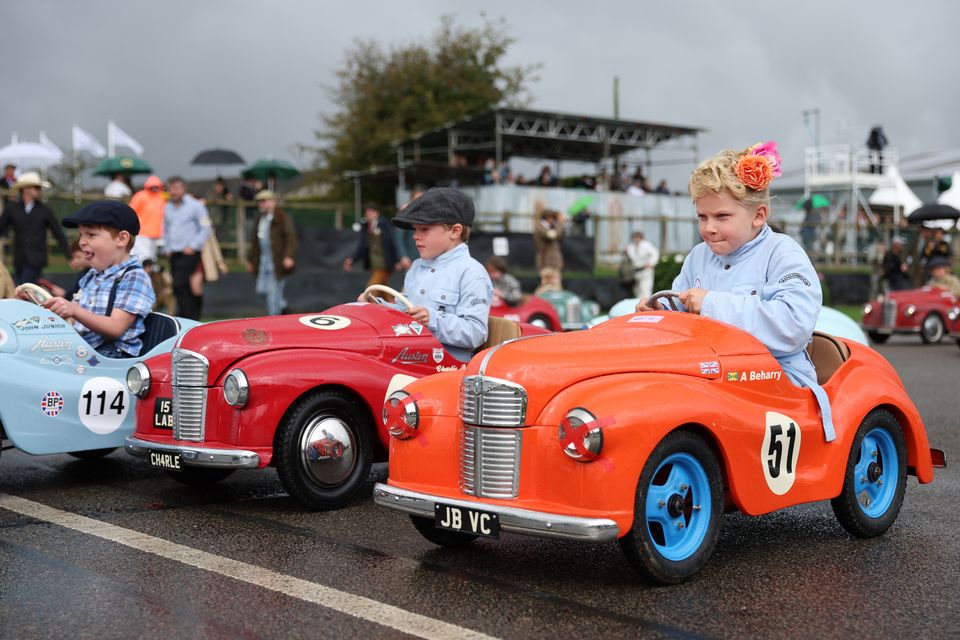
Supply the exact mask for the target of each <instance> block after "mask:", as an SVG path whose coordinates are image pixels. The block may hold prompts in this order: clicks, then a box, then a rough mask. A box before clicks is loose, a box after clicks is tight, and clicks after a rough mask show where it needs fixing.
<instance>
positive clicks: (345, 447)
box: [126, 290, 546, 509]
mask: <svg viewBox="0 0 960 640" xmlns="http://www.w3.org/2000/svg"><path fill="white" fill-rule="evenodd" d="M368 291H369V290H368ZM391 291H392V290H391ZM392 293H393V295H394V296H395V297H396V298H397V299H398V300H400V301H403V300H402V296H400V295H399V294H397V293H396V292H392ZM490 325H491V330H490V336H489V338H488V342H487V344H488V345H492V344H496V343H497V342H498V341H502V340H505V339H509V338H514V337H518V336H520V335H521V334H527V335H533V334H537V333H546V332H545V331H544V330H543V329H540V328H538V327H534V326H531V325H523V326H521V325H518V324H516V323H513V322H509V321H506V320H501V319H499V318H494V319H491V323H490ZM464 367H466V363H464V362H460V361H459V360H457V359H455V358H453V357H452V356H450V355H449V354H448V353H447V352H446V351H445V350H444V348H443V347H442V346H441V344H440V343H439V342H438V341H437V339H436V338H434V337H433V335H432V334H431V333H430V331H429V330H428V329H427V328H426V327H425V326H423V325H421V324H419V323H417V322H415V321H413V320H412V319H411V318H410V316H408V315H407V314H405V313H402V312H400V311H397V310H395V309H393V308H390V307H385V306H381V305H377V304H368V303H356V302H354V303H349V304H343V305H339V306H336V307H332V308H330V309H328V310H326V311H324V312H322V313H317V314H311V315H299V316H295V315H290V316H274V317H267V318H249V319H244V320H229V321H224V322H213V323H210V324H205V325H201V326H198V327H196V328H195V329H193V330H191V331H188V332H187V333H185V334H184V335H183V336H182V337H181V338H180V340H179V341H178V342H177V344H176V347H175V348H174V350H173V352H172V353H169V354H165V355H162V356H158V357H156V358H153V359H150V360H147V361H146V362H145V363H141V364H138V365H136V366H135V367H133V368H132V369H131V370H130V371H129V373H128V376H127V385H128V387H129V389H130V391H131V392H132V393H135V394H136V395H137V396H138V397H139V398H140V402H138V403H137V426H136V431H135V433H134V434H133V436H131V437H129V438H127V444H126V448H127V451H128V452H129V453H131V454H133V455H135V456H139V457H144V458H147V459H148V460H149V462H150V463H151V464H152V465H153V466H155V467H158V468H160V469H166V470H169V471H170V472H171V473H172V474H173V475H174V477H176V478H178V479H179V480H181V481H182V482H185V483H187V484H195V485H202V484H205V483H209V482H216V481H218V480H220V479H222V478H224V477H226V476H227V475H229V474H230V473H232V472H233V471H234V470H235V469H258V468H263V467H266V466H269V465H272V466H275V467H276V468H277V473H278V474H279V476H280V480H281V482H282V483H283V486H284V487H285V488H286V490H287V492H288V493H289V494H290V495H291V496H293V497H294V498H295V499H296V500H298V501H299V502H300V503H302V504H303V505H304V506H306V507H308V508H310V509H331V508H335V507H338V506H341V505H343V504H344V503H346V502H348V501H349V500H350V499H352V498H353V497H354V496H355V495H356V494H357V492H358V491H360V490H361V489H362V487H363V485H364V482H365V481H366V480H367V477H368V476H369V471H370V465H371V463H372V462H374V461H375V460H386V447H385V443H386V442H387V439H388V435H387V431H386V429H385V428H384V426H383V425H382V424H381V419H380V414H381V411H382V408H383V404H384V399H385V398H386V397H387V396H388V395H389V394H390V393H391V392H393V391H394V390H395V389H399V388H400V387H402V386H403V385H405V384H406V383H408V382H411V381H413V380H415V379H417V378H421V377H423V376H427V375H430V374H434V373H437V372H441V371H452V370H458V369H462V368H464Z"/></svg>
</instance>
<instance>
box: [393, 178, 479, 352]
mask: <svg viewBox="0 0 960 640" xmlns="http://www.w3.org/2000/svg"><path fill="white" fill-rule="evenodd" d="M473 217H474V208H473V201H472V200H471V199H470V198H469V197H467V195H466V194H464V193H463V192H462V191H459V190H457V189H453V188H449V187H442V188H433V189H429V190H428V191H426V192H425V193H424V194H423V195H422V196H420V197H419V198H417V199H416V200H414V201H413V202H411V203H410V205H409V206H407V207H406V208H404V209H403V210H402V211H400V213H398V214H397V215H396V216H395V217H394V218H393V224H395V225H396V226H398V227H400V228H401V229H413V241H414V242H415V243H416V245H417V252H418V253H419V254H420V257H419V258H417V259H416V260H414V261H413V264H412V265H411V266H410V270H409V271H407V274H406V277H405V278H404V281H403V289H404V294H405V295H406V296H407V297H408V298H409V299H410V301H411V302H413V304H414V306H413V308H411V309H405V310H404V311H405V312H406V313H407V314H409V315H410V316H411V317H412V318H413V319H414V320H416V321H417V322H419V323H421V324H423V325H425V326H426V327H427V328H429V329H430V331H431V332H432V333H433V335H434V336H436V337H437V340H439V341H440V342H441V344H443V346H444V347H445V348H446V349H447V351H448V352H449V353H450V355H452V356H454V357H455V358H457V359H459V360H463V361H467V360H469V359H470V358H471V357H472V356H473V352H474V351H475V350H476V349H477V348H478V347H479V346H480V345H482V344H483V343H484V341H486V339H487V320H488V318H489V315H490V302H491V299H492V298H493V285H492V284H491V282H490V276H488V275H487V272H486V270H485V269H484V268H483V265H481V264H480V263H479V262H477V261H476V260H474V259H473V258H472V257H470V250H469V248H468V247H467V245H466V242H467V240H469V238H470V225H471V224H472V223H473Z"/></svg>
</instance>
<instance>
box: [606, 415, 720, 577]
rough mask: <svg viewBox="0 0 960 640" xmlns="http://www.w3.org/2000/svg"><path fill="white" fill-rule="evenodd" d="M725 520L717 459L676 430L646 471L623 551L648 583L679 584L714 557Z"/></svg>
mask: <svg viewBox="0 0 960 640" xmlns="http://www.w3.org/2000/svg"><path fill="white" fill-rule="evenodd" d="M722 516H723V485H722V483H721V477H720V464H719V463H718V462H717V457H716V455H714V453H713V450H712V449H711V448H710V446H709V445H708V444H707V443H706V441H705V440H704V439H703V438H701V437H700V436H699V435H697V434H695V433H693V432H691V431H674V432H673V433H671V434H669V435H668V436H667V437H665V438H664V439H663V440H661V441H660V444H658V445H657V446H656V448H655V449H654V450H653V452H652V453H651V454H650V457H649V459H648V460H647V462H646V464H645V465H644V466H643V471H642V473H641V474H640V482H639V484H638V486H637V497H636V502H635V504H634V511H633V527H632V528H631V529H630V531H629V532H628V533H627V535H625V536H623V537H622V538H620V548H621V549H623V552H624V554H626V556H627V559H628V560H629V561H630V564H632V565H633V567H634V568H635V569H636V570H637V571H639V572H640V573H641V574H642V575H643V576H644V577H645V578H647V579H649V580H650V581H652V582H656V583H660V584H677V583H679V582H683V581H684V580H687V579H688V578H690V577H691V576H693V575H694V574H695V573H697V572H698V571H699V570H700V569H701V568H702V567H703V565H704V564H706V562H707V560H708V559H709V558H710V554H712V553H713V548H714V546H716V544H717V538H718V537H719V535H720V519H721V517H722Z"/></svg>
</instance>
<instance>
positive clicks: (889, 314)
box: [883, 300, 897, 327]
mask: <svg viewBox="0 0 960 640" xmlns="http://www.w3.org/2000/svg"><path fill="white" fill-rule="evenodd" d="M896 323H897V302H896V300H884V302H883V324H884V326H887V327H892V326H894V325H895V324H896Z"/></svg>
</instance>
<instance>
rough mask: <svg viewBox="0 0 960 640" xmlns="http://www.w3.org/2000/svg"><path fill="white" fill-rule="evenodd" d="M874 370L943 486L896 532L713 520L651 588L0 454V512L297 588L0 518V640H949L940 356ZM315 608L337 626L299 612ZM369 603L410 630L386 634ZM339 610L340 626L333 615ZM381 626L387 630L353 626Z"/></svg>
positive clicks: (261, 499) (949, 516)
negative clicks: (410, 616) (902, 391)
mask: <svg viewBox="0 0 960 640" xmlns="http://www.w3.org/2000/svg"><path fill="white" fill-rule="evenodd" d="M880 350H881V351H882V353H883V354H884V355H885V356H886V357H887V358H888V359H890V361H891V362H892V363H893V364H894V366H896V368H897V370H898V371H899V372H900V375H901V377H902V378H903V379H904V383H905V384H906V386H907V388H908V390H909V391H910V393H911V395H912V397H913V398H914V401H915V402H916V403H917V405H918V406H919V408H920V412H921V414H922V415H923V417H924V420H925V421H926V424H927V429H928V434H929V436H930V441H931V444H932V445H933V446H936V447H939V448H941V449H944V450H945V451H946V452H947V460H948V463H951V464H952V467H950V468H948V469H947V470H945V471H943V470H940V471H938V474H937V478H936V481H935V482H934V484H932V485H926V486H920V485H919V484H918V483H917V481H916V479H914V478H910V479H908V486H907V495H906V499H905V502H904V507H903V510H902V511H901V514H900V517H899V519H898V520H897V522H896V524H895V525H894V526H893V528H892V529H891V530H890V531H889V532H888V533H887V534H886V535H884V536H882V537H881V538H879V539H874V540H867V541H863V540H855V539H852V538H850V537H849V536H847V534H846V533H845V532H844V531H843V530H842V529H841V528H840V526H839V525H838V524H837V523H836V520H835V519H834V517H833V512H832V511H831V509H830V506H829V504H828V503H820V504H814V505H805V506H801V507H795V508H792V509H789V510H786V511H783V512H779V513H775V514H773V515H769V516H764V517H760V518H751V517H746V516H742V515H739V514H728V515H727V516H726V517H725V519H724V521H723V528H722V533H721V538H720V541H719V544H718V546H717V549H716V551H715V553H714V555H713V557H712V559H711V560H710V562H709V563H708V564H707V566H706V568H705V569H704V571H703V572H702V573H701V574H700V575H699V576H698V577H697V578H695V579H694V580H692V581H691V582H689V583H687V584H685V585H681V586H678V587H669V588H654V587H650V586H647V585H645V584H644V583H642V582H640V581H639V580H638V579H637V578H636V577H635V576H634V574H633V573H632V572H631V570H630V569H629V568H628V566H627V565H626V563H625V562H624V561H623V559H622V557H621V554H620V551H619V548H618V547H617V545H616V544H615V543H607V544H601V545H588V544H580V543H573V542H565V541H549V540H543V539H537V538H527V537H523V536H516V535H510V534H504V536H503V538H502V539H501V540H500V541H499V542H496V541H479V542H477V543H474V544H473V545H471V546H468V547H467V548H465V549H461V550H443V549H438V548H436V547H434V546H433V545H431V544H430V543H429V542H427V541H426V540H424V539H422V538H421V537H420V536H419V535H418V534H417V533H416V532H415V531H414V529H413V528H412V526H411V525H410V524H409V522H408V521H407V519H406V517H405V516H403V515H402V514H399V513H396V512H392V511H387V510H384V509H380V508H377V507H375V506H374V505H373V502H372V500H371V499H369V498H368V499H364V500H362V501H360V502H358V503H356V504H354V505H352V506H351V507H349V508H346V509H343V510H340V511H336V512H331V513H305V512H304V511H303V510H302V509H301V508H300V507H299V506H298V505H297V504H296V503H294V502H293V501H292V500H291V499H289V498H288V497H287V496H286V495H285V494H284V493H283V491H282V489H281V488H280V483H279V481H278V480H277V478H276V474H275V473H274V472H273V471H272V470H267V471H261V472H238V473H236V474H234V475H233V476H231V477H230V478H229V479H227V480H226V481H225V482H224V483H222V484H221V485H219V486H216V487H214V488H212V489H209V490H207V491H205V492H203V493H198V492H196V491H194V490H192V489H189V488H186V487H183V486H181V485H179V484H178V483H176V482H174V481H172V480H170V479H168V478H167V477H165V476H163V475H161V474H158V473H157V472H155V471H154V470H152V469H150V468H148V467H146V466H145V465H144V464H142V462H141V461H139V460H135V459H134V458H132V457H130V456H128V455H126V454H125V453H123V452H115V453H114V454H112V455H111V456H109V457H107V458H105V459H103V460H101V461H98V462H84V461H79V460H74V459H73V458H70V457H68V456H47V457H31V456H27V455H24V454H22V453H20V452H16V451H8V452H5V453H3V455H2V458H0V501H2V499H3V496H14V497H15V498H23V499H26V500H28V501H30V502H29V503H24V504H28V505H33V504H39V505H43V506H46V507H53V508H55V509H57V510H61V511H63V512H67V514H66V516H64V517H67V518H73V517H75V514H79V515H81V516H86V518H88V519H90V520H85V519H80V520H82V521H83V523H85V524H83V525H82V526H88V525H89V526H96V525H97V521H99V522H103V523H109V524H110V525H115V527H114V528H109V529H108V531H107V534H106V535H108V536H110V535H114V533H115V532H121V533H124V535H132V534H130V531H133V532H141V533H146V534H150V535H151V536H155V537H156V538H160V539H162V541H168V542H172V543H178V544H179V545H183V546H182V547H176V545H170V546H171V547H175V553H185V554H191V553H193V554H194V555H196V556H197V558H193V556H188V559H192V560H194V562H193V564H203V562H214V563H218V562H222V563H225V566H226V569H225V570H226V571H227V572H228V574H229V572H230V571H233V570H236V571H240V572H247V571H250V572H252V573H251V574H249V575H253V576H254V577H256V578H257V580H264V579H269V580H274V581H278V582H277V583H278V584H281V585H285V584H286V583H287V582H290V581H289V580H288V579H287V578H285V576H292V577H294V578H299V579H300V580H298V581H292V582H294V583H295V584H294V586H293V587H290V586H289V585H288V586H286V587H283V588H281V589H280V590H281V591H283V590H284V589H287V590H286V591H285V592H283V593H281V592H278V591H277V590H272V589H270V588H266V587H264V586H258V584H260V583H257V584H254V583H256V580H253V582H254V583H251V581H244V580H243V579H235V578H230V577H224V575H222V573H216V572H214V571H212V570H208V569H201V568H196V567H195V566H190V565H188V564H185V563H183V562H180V561H177V560H174V559H170V558H169V557H164V556H162V555H156V554H155V553H150V552H146V551H141V550H137V549H135V548H130V547H128V546H125V545H123V544H119V543H117V542H112V541H108V540H105V539H103V538H100V537H96V536H94V535H91V534H90V533H81V532H79V531H76V530H74V529H70V528H66V527H64V526H61V525H59V524H50V523H48V522H44V521H42V520H40V519H38V518H37V517H33V516H26V515H22V514H20V513H17V512H14V511H11V510H9V509H7V508H3V507H0V638H59V637H75V638H87V637H90V638H131V637H138V638H144V639H146V638H164V639H167V638H171V637H205V638H280V637H282V638H342V637H359V638H394V637H403V636H404V635H406V634H404V633H403V632H402V631H400V630H399V629H411V628H412V627H411V626H410V625H411V624H418V621H419V623H422V622H423V621H426V623H425V624H426V625H427V627H426V628H428V629H432V631H431V633H433V634H434V635H435V637H449V638H457V637H463V636H464V635H465V634H467V633H468V632H481V633H484V634H488V635H490V636H496V637H504V638H581V637H651V638H653V637H669V638H687V637H723V638H733V637H762V638H773V637H776V638H821V637H822V638H842V637H849V638H866V637H870V638H902V637H911V638H956V637H957V635H956V634H957V626H958V623H960V575H958V574H960V508H958V507H957V496H958V495H960V480H958V477H960V473H958V466H957V465H958V464H960V349H958V348H957V346H956V344H955V343H954V342H952V341H951V342H950V343H949V344H948V343H946V342H945V343H943V344H941V345H938V346H930V347H928V346H922V345H920V342H919V340H918V339H916V338H909V339H908V338H899V337H897V338H893V339H892V340H891V341H890V343H888V344H887V345H885V346H883V347H880ZM18 504H20V503H18ZM31 508H32V507H31ZM40 508H42V507H40ZM72 514H73V515H72ZM91 523H92V524H91ZM163 544H166V543H163ZM192 550H199V551H203V552H207V554H209V555H205V554H196V553H195V552H193V551H192ZM171 553H173V552H171ZM217 558H228V559H232V560H239V561H242V562H243V563H247V565H250V566H249V568H248V567H244V566H240V567H239V568H231V567H232V565H233V564H235V563H229V562H227V561H220V560H217ZM204 559H206V560H204ZM211 559H213V560H211ZM264 570H269V571H264ZM263 574H266V575H267V577H266V578H264V577H263ZM243 575H248V574H247V573H243ZM325 587H330V588H332V589H335V590H337V591H333V592H330V591H327V590H324V588H325ZM290 589H302V590H303V591H304V593H306V594H308V595H307V596H304V597H297V596H295V595H286V594H288V593H290ZM317 592H319V593H320V600H321V601H323V602H334V603H341V604H344V606H343V607H341V606H336V607H334V608H328V607H326V606H322V605H319V604H315V603H314V602H312V601H311V600H310V596H309V594H314V595H316V593H317ZM331 593H332V594H333V595H331ZM351 594H352V595H353V596H363V597H365V598H368V599H369V600H366V601H361V602H360V603H356V602H353V601H352V596H351ZM331 598H332V599H331ZM379 603H383V604H387V605H393V606H394V607H397V608H399V610H401V611H410V612H414V613H416V614H419V616H417V617H416V618H417V619H416V620H414V621H413V622H412V623H411V622H410V621H409V620H405V619H398V618H396V616H395V613H396V612H395V610H393V609H391V608H389V607H387V608H385V610H384V611H385V612H384V611H381V605H380V604H379ZM351 606H352V607H354V609H353V610H354V611H359V612H360V613H359V617H358V615H351V614H348V613H343V612H342V611H343V610H344V608H346V609H348V610H349V608H350V607H351ZM368 614H369V615H368ZM381 615H382V616H385V619H386V620H388V621H392V622H388V623H386V624H385V623H383V622H373V621H370V618H371V617H372V618H375V619H378V620H379V619H380V618H377V617H376V616H381ZM430 619H435V620H440V621H445V622H446V623H449V624H450V625H453V626H442V625H440V626H438V627H430V624H432V621H431V620H430ZM394 623H395V624H394ZM391 624H393V626H390V625H391Z"/></svg>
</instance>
